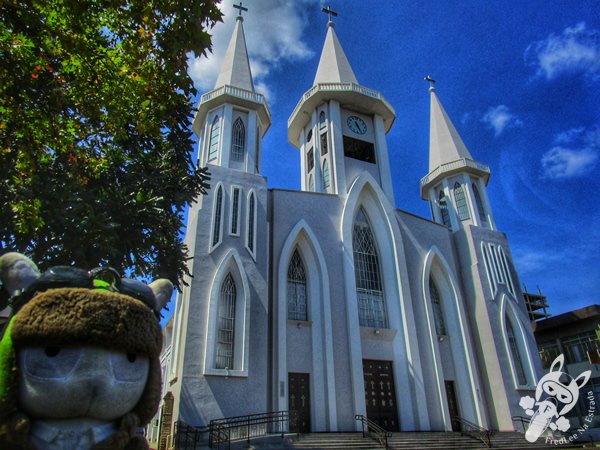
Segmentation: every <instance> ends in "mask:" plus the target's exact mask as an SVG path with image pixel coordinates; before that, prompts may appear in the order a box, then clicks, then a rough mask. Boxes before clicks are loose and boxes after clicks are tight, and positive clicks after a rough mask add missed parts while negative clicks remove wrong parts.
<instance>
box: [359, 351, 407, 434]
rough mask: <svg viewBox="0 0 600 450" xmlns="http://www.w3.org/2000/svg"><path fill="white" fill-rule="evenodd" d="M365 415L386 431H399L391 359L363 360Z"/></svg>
mask: <svg viewBox="0 0 600 450" xmlns="http://www.w3.org/2000/svg"><path fill="white" fill-rule="evenodd" d="M363 373H364V377H365V403H366V406H367V417H368V418H369V419H370V420H372V421H374V422H375V423H377V424H378V425H379V426H381V427H383V428H385V429H386V430H388V431H400V424H399V422H398V405H397V404H396V389H395V386H394V372H393V368H392V362H391V361H375V360H371V359H364V360H363Z"/></svg>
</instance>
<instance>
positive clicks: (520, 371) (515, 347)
mask: <svg viewBox="0 0 600 450" xmlns="http://www.w3.org/2000/svg"><path fill="white" fill-rule="evenodd" d="M506 334H507V337H508V346H509V348H510V353H511V355H510V356H511V357H512V360H513V365H514V367H515V371H516V372H517V381H518V382H519V385H520V386H523V385H526V384H527V376H526V375H525V367H524V366H523V360H522V358H521V352H520V351H519V344H518V342H517V336H516V335H515V330H514V328H513V325H512V322H511V320H510V318H508V317H507V318H506Z"/></svg>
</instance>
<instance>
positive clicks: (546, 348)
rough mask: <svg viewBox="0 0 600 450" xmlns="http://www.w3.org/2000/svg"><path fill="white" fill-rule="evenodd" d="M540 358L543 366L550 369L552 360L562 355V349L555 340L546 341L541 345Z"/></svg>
mask: <svg viewBox="0 0 600 450" xmlns="http://www.w3.org/2000/svg"><path fill="white" fill-rule="evenodd" d="M539 353H540V358H541V359H542V367H543V368H544V369H549V368H550V366H551V365H552V362H554V360H555V359H556V357H557V356H558V355H560V353H561V351H560V349H559V348H558V345H557V344H556V343H555V342H546V343H544V344H541V345H540V352H539Z"/></svg>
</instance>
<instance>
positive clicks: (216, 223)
mask: <svg viewBox="0 0 600 450" xmlns="http://www.w3.org/2000/svg"><path fill="white" fill-rule="evenodd" d="M214 192H215V193H214V196H213V214H212V231H211V234H212V236H211V239H210V246H211V248H210V250H211V251H213V250H214V249H215V248H216V247H218V246H219V244H220V243H221V241H222V240H223V211H224V202H225V199H224V193H223V192H224V191H223V184H222V183H219V184H217V186H216V188H215V191H214Z"/></svg>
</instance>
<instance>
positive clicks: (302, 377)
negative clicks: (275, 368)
mask: <svg viewBox="0 0 600 450" xmlns="http://www.w3.org/2000/svg"><path fill="white" fill-rule="evenodd" d="M288 386H289V389H288V401H289V410H290V411H296V412H297V414H298V415H297V419H296V420H290V432H292V433H310V384H309V379H308V374H307V373H291V372H290V373H289V374H288Z"/></svg>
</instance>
